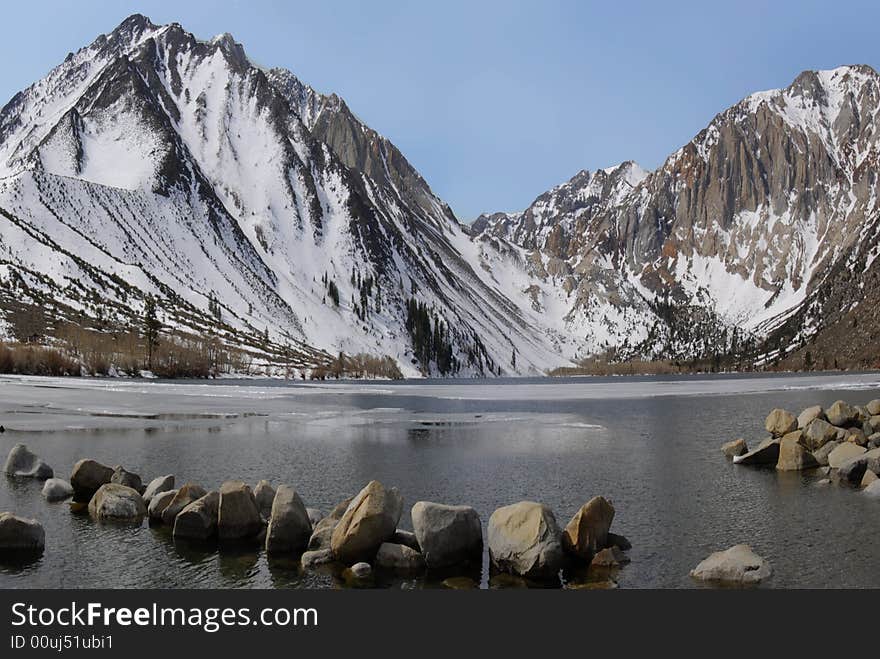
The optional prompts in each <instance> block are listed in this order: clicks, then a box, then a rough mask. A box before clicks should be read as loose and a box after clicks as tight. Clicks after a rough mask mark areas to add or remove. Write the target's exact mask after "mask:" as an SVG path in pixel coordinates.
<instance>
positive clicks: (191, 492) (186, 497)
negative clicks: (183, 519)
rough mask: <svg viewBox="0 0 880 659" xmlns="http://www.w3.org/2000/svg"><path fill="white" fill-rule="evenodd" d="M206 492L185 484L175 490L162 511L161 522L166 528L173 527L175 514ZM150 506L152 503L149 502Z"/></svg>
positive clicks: (192, 484)
mask: <svg viewBox="0 0 880 659" xmlns="http://www.w3.org/2000/svg"><path fill="white" fill-rule="evenodd" d="M206 494H207V492H206V491H205V488H203V487H202V486H201V485H196V484H195V483H186V484H185V485H184V486H183V487H181V488H180V489H178V490H177V493H176V494H175V495H174V497H173V498H172V499H171V501H169V502H168V505H167V506H165V507H164V508H163V509H162V521H163V522H164V523H165V524H167V525H168V526H173V525H174V518H175V517H177V514H178V513H179V512H180V511H181V510H183V509H184V508H186V507H187V506H188V505H189V504H191V503H192V502H193V501H195V500H197V499H201V498H202V497H203V496H205V495H206ZM150 503H151V504H152V501H151V502H150Z"/></svg>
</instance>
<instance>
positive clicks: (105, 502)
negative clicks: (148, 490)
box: [89, 483, 147, 522]
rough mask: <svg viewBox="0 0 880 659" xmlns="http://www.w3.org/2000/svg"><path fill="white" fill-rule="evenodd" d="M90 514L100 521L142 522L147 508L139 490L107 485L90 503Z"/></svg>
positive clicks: (111, 484) (112, 484)
mask: <svg viewBox="0 0 880 659" xmlns="http://www.w3.org/2000/svg"><path fill="white" fill-rule="evenodd" d="M89 514H90V515H92V516H93V517H95V518H96V519H99V520H108V521H122V522H128V521H131V522H140V521H141V520H142V519H143V518H144V516H145V515H146V514H147V507H146V505H144V500H143V498H142V497H141V495H140V493H139V492H138V491H137V490H135V489H133V488H130V487H127V486H125V485H119V484H118V483H106V484H105V485H102V486H101V487H99V488H98V491H97V492H95V495H94V496H93V497H92V499H91V501H89Z"/></svg>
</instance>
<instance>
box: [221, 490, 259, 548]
mask: <svg viewBox="0 0 880 659" xmlns="http://www.w3.org/2000/svg"><path fill="white" fill-rule="evenodd" d="M261 528H262V522H261V518H260V511H259V509H258V508H257V502H256V499H254V493H253V492H252V491H251V488H250V487H249V486H248V485H247V484H246V483H244V482H242V481H226V482H225V483H223V485H221V486H220V512H219V516H218V518H217V534H218V535H219V537H220V539H221V540H242V539H244V538H250V537H252V536H255V535H256V534H257V533H259V531H260V529H261Z"/></svg>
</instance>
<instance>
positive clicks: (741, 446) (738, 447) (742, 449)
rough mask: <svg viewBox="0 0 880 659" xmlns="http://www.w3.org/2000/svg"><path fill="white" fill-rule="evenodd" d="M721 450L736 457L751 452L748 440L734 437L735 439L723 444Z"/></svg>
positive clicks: (726, 454) (727, 455) (728, 455)
mask: <svg viewBox="0 0 880 659" xmlns="http://www.w3.org/2000/svg"><path fill="white" fill-rule="evenodd" d="M721 452H722V453H723V454H724V455H725V457H728V458H731V459H732V458H735V457H736V456H738V455H745V454H746V453H748V452H749V447H748V445H747V444H746V440H744V439H742V438H740V439H734V440H733V441H730V442H727V443H726V444H722V445H721Z"/></svg>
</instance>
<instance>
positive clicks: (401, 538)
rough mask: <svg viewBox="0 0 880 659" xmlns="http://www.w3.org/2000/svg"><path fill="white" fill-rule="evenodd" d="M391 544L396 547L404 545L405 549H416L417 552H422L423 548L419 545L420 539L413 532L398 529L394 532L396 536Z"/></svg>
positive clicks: (392, 538)
mask: <svg viewBox="0 0 880 659" xmlns="http://www.w3.org/2000/svg"><path fill="white" fill-rule="evenodd" d="M389 542H391V543H393V544H396V545H404V546H405V547H409V548H410V549H415V550H416V551H417V552H421V551H422V547H421V545H419V539H418V538H417V537H416V534H415V533H413V532H412V531H404V530H403V529H397V530H396V531H395V532H394V535H392V536H391V540H389Z"/></svg>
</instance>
